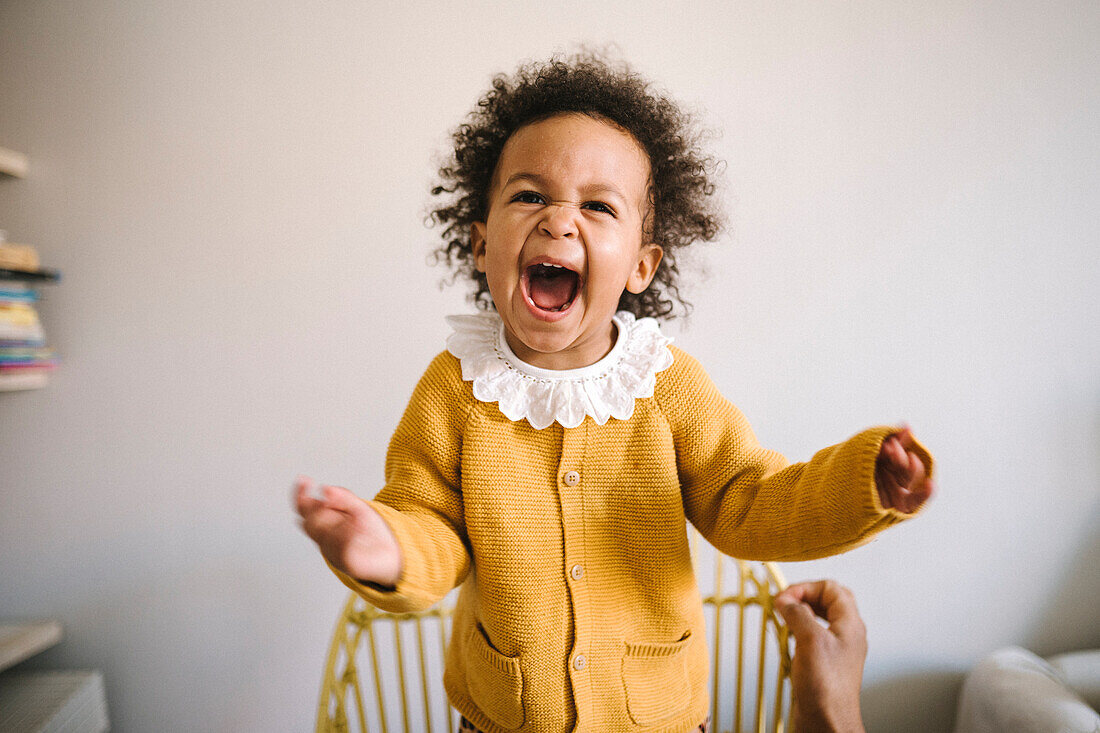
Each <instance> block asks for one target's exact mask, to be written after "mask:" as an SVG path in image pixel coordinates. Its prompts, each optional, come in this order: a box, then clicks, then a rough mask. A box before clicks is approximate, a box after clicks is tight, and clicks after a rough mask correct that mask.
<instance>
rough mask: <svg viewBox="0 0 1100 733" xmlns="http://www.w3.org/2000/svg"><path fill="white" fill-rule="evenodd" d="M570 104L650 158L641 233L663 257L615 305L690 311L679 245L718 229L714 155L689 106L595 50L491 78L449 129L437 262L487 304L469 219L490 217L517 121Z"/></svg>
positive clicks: (642, 312)
mask: <svg viewBox="0 0 1100 733" xmlns="http://www.w3.org/2000/svg"><path fill="white" fill-rule="evenodd" d="M568 113H580V114H585V115H589V116H591V117H594V118H596V119H600V120H605V121H608V122H610V123H612V124H614V125H615V126H617V127H619V128H621V129H623V130H625V131H626V132H628V133H630V134H631V135H632V136H633V137H634V139H635V140H636V141H637V142H638V143H639V145H640V146H641V148H642V149H643V150H644V151H645V152H646V154H647V156H648V158H649V165H650V176H649V190H648V198H649V206H650V210H649V212H647V215H646V224H645V228H646V235H647V238H648V239H649V241H652V242H654V243H656V244H657V245H659V246H660V247H661V248H662V249H663V250H664V257H663V258H662V260H661V263H660V265H659V267H658V269H657V272H656V274H655V275H654V278H653V281H652V282H651V283H650V285H649V287H648V288H647V289H646V290H645V291H643V292H641V293H637V294H635V293H631V292H629V291H624V292H623V294H622V297H621V298H620V301H619V308H620V309H621V310H627V311H630V312H632V313H633V314H634V315H635V316H636V317H639V318H641V317H644V316H652V317H655V318H659V319H667V318H671V317H673V315H674V314H673V310H674V308H675V304H679V305H680V307H681V308H682V309H684V310H685V312H686V311H687V310H689V309H690V305H689V304H688V303H687V302H686V301H685V300H684V299H683V298H682V297H681V295H680V288H679V284H678V277H679V274H680V271H679V266H678V263H677V253H678V251H679V250H680V249H682V248H683V247H686V246H687V245H689V244H691V243H693V242H696V241H699V240H705V241H710V240H713V239H715V238H716V237H717V236H718V233H719V231H720V230H721V216H720V214H719V211H718V207H717V205H716V202H715V197H714V193H715V186H714V183H713V182H712V181H711V180H710V178H709V175H710V173H711V172H713V171H714V170H715V168H716V167H717V164H716V162H715V160H714V159H713V158H711V157H710V156H708V155H705V154H704V153H703V152H702V151H701V150H700V146H699V142H698V141H699V137H700V135H699V134H698V133H697V132H696V131H695V126H694V122H693V120H692V118H691V117H690V116H689V115H688V114H687V113H686V112H684V111H683V110H681V109H680V108H679V107H678V106H677V105H676V104H674V103H673V102H672V101H671V100H670V99H668V98H667V97H665V96H663V95H661V94H659V93H656V92H654V91H653V90H652V89H651V85H650V84H649V83H648V82H647V81H645V80H644V79H642V78H641V77H640V76H639V75H638V74H636V73H635V72H633V71H632V70H631V69H630V68H629V67H627V66H626V65H620V66H613V65H612V64H611V63H609V62H608V61H606V60H604V59H603V58H601V57H600V56H598V55H595V54H593V53H585V54H580V55H576V56H572V57H563V56H560V55H555V56H554V57H552V58H551V59H550V60H549V61H546V62H531V63H528V64H525V65H523V66H521V67H520V68H519V69H518V70H517V71H516V73H515V74H514V75H512V76H511V77H509V76H506V75H503V74H501V75H498V76H496V77H494V78H493V81H492V88H491V89H490V90H489V91H487V92H486V93H485V95H484V96H482V97H481V99H480V100H478V103H477V107H476V108H475V109H474V110H473V111H472V112H471V113H470V115H469V117H468V118H467V122H465V123H464V124H462V125H460V126H459V127H458V129H457V130H455V132H454V133H453V136H452V139H453V142H454V150H453V153H452V156H451V158H450V160H448V161H447V162H446V164H445V165H444V166H443V167H441V168H440V169H439V176H440V179H441V180H440V182H439V183H438V184H437V185H436V186H434V187H433V188H432V194H433V195H435V196H440V195H443V196H448V200H447V201H446V202H445V203H442V204H441V205H439V206H436V207H435V208H433V209H432V210H431V211H430V214H429V216H430V218H431V220H432V221H433V222H434V223H435V224H436V225H443V226H444V227H445V228H444V229H443V232H442V236H443V239H444V240H445V241H444V243H443V244H442V245H440V246H439V247H438V248H437V249H436V250H435V253H434V259H435V262H436V263H440V262H446V263H447V264H448V265H449V266H450V267H451V268H452V270H453V273H454V277H455V278H457V277H459V276H467V277H469V278H470V279H472V280H473V281H474V284H475V285H476V292H474V293H473V294H472V296H471V299H472V300H473V301H474V303H475V304H476V305H477V306H478V307H479V308H482V309H489V308H491V307H493V303H492V297H491V296H490V294H489V285H488V281H487V279H486V277H485V274H484V273H482V272H478V271H477V269H476V268H475V267H474V256H473V248H472V245H471V241H470V236H471V235H470V229H471V224H473V223H474V222H478V221H485V220H486V218H487V217H488V213H489V211H488V208H489V193H490V188H491V187H492V181H493V175H494V173H495V171H496V166H497V162H498V160H499V159H500V155H501V152H502V151H503V149H504V144H505V143H506V142H507V141H508V139H509V138H510V137H511V136H512V135H513V134H514V133H515V132H516V130H518V129H520V128H521V127H524V126H526V125H529V124H532V123H534V122H538V121H541V120H544V119H546V118H548V117H552V116H554V115H558V114H568ZM452 281H453V278H452Z"/></svg>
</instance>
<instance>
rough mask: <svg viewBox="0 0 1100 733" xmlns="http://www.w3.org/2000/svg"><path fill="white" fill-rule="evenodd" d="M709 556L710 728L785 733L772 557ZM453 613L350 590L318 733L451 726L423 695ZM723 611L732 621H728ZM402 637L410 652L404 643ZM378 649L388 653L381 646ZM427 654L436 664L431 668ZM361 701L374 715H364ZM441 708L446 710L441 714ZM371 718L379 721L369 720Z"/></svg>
mask: <svg viewBox="0 0 1100 733" xmlns="http://www.w3.org/2000/svg"><path fill="white" fill-rule="evenodd" d="M692 534H693V536H692V538H691V539H692V542H691V546H692V556H693V557H695V558H696V559H698V556H697V548H696V546H697V544H698V542H697V539H696V536H694V532H693V533H692ZM713 563H714V567H713V581H714V584H713V592H712V593H709V594H707V595H705V596H704V598H703V606H704V611H705V612H706V613H707V615H708V617H709V618H710V619H711V620H708V634H709V636H710V639H709V640H708V643H709V644H711V645H712V646H711V652H712V654H713V657H712V664H711V679H710V684H711V690H710V695H711V716H710V719H711V721H712V722H711V730H712V731H714V732H715V733H730V732H731V731H736V732H737V733H745V732H748V731H754V732H755V733H766V732H769V731H770V733H784V730H785V729H786V730H787V731H788V733H789V731H790V729H789V727H788V728H785V726H786V725H787V719H788V717H789V711H790V684H789V680H790V670H791V655H790V639H789V634H788V631H787V628H786V626H785V625H784V624H783V622H782V620H781V619H780V618H779V617H778V615H777V614H776V612H775V607H774V598H775V596H776V595H777V594H778V593H779V591H781V590H783V589H784V588H786V587H787V584H786V581H785V580H784V578H783V575H782V573H780V571H779V568H778V567H777V566H776V565H775V564H774V563H770V562H747V561H744V560H734V559H731V558H724V557H722V556H720V555H717V553H715V556H714V560H713ZM697 567H698V565H697ZM727 588H728V590H727ZM452 610H453V608H452V607H450V606H446V605H443V604H439V605H436V606H433V607H432V608H430V609H428V610H427V611H423V612H420V613H387V612H384V611H379V610H378V609H376V608H374V607H373V606H370V605H369V604H367V603H366V602H365V601H363V599H362V598H360V597H359V596H358V595H356V594H354V593H352V594H350V596H349V598H348V599H347V602H346V603H345V604H344V608H343V611H342V612H341V613H340V617H339V620H338V621H337V624H336V630H335V632H334V634H333V637H332V642H331V643H330V645H329V651H328V659H327V661H326V663H325V671H324V677H323V680H322V684H321V698H320V702H319V704H318V707H317V728H316V730H317V733H348V732H350V731H355V732H356V733H368V731H374V730H378V731H380V733H391V731H392V732H394V733H397V732H398V731H404V733H413V731H412V730H411V729H410V725H411V721H413V720H417V721H419V723H418V725H419V726H421V727H420V728H418V729H417V730H418V731H419V730H423V731H426V733H447V732H449V731H455V730H456V729H457V713H456V712H455V711H454V709H453V708H451V707H450V706H449V705H447V706H444V705H443V704H441V703H440V702H439V701H433V695H431V694H430V690H431V687H432V684H431V683H432V682H435V683H436V684H435V686H436V688H437V689H438V691H439V694H440V695H442V684H441V683H440V682H439V681H438V680H434V679H431V678H434V677H436V676H438V675H436V674H434V672H437V671H438V670H439V669H442V659H443V658H444V652H445V650H446V647H447V642H448V634H449V627H450V618H451V613H452ZM750 612H751V613H750ZM731 615H732V617H733V618H732V620H730V619H729V618H728V617H729V616H731ZM724 621H725V622H726V623H734V624H735V629H734V630H733V633H734V635H735V638H736V645H737V651H736V657H735V660H734V666H733V669H732V677H733V679H726V678H727V677H728V676H730V675H724V674H723V670H727V671H728V668H729V665H728V664H726V663H723V659H724V655H726V654H727V653H728V652H727V651H726V649H727V648H728V647H727V646H726V644H725V643H724V641H723V640H724V638H725V637H724V634H728V633H729V629H726V628H725V624H724ZM432 626H435V627H437V628H435V629H434V630H433V629H431V628H430V627H432ZM387 627H389V628H387ZM410 637H411V638H412V639H413V641H412V642H411V645H412V646H413V647H414V648H413V649H409V648H408V647H409V646H410ZM384 648H385V649H388V651H389V654H390V656H387V654H386V653H383V649H384ZM433 659H434V660H435V666H436V667H437V669H436V670H432V671H430V668H431V667H432V665H431V663H430V660H433ZM364 665H366V667H365V668H364ZM393 667H396V670H394V669H393ZM409 667H412V668H413V671H412V672H411V673H410V670H409ZM395 671H396V675H394V672H395ZM393 677H396V680H395V683H396V686H397V689H398V691H399V694H393V693H392V691H391V692H390V694H387V692H386V691H384V690H383V683H382V680H383V678H387V679H392V678H393ZM750 683H751V684H750ZM364 684H366V685H367V691H365V690H364ZM731 688H732V689H731ZM747 688H749V689H747ZM730 696H732V697H733V704H732V706H731V705H729V699H730ZM394 698H397V699H398V700H399V703H397V702H395V700H394ZM720 702H722V703H723V705H722V706H721V708H720ZM368 708H370V709H372V710H373V713H374V714H373V715H368ZM726 709H728V710H729V713H730V714H729V715H727V716H726V720H722V721H720V720H719V713H720V712H722V711H724V710H726ZM441 710H445V711H446V712H445V713H443V714H441V713H440V711H441ZM420 716H423V717H420ZM746 717H748V718H750V720H745V718H746ZM441 718H445V720H444V719H441ZM369 720H373V721H374V722H376V723H377V726H376V727H372V726H370V725H369V724H368V723H369Z"/></svg>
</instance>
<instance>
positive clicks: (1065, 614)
mask: <svg viewBox="0 0 1100 733" xmlns="http://www.w3.org/2000/svg"><path fill="white" fill-rule="evenodd" d="M1088 526H1089V527H1091V530H1090V532H1091V536H1089V537H1086V538H1085V541H1084V542H1082V544H1081V550H1080V551H1079V552H1077V553H1075V554H1074V556H1073V558H1074V559H1073V562H1072V563H1071V564H1070V566H1069V567H1068V568H1067V569H1066V571H1065V574H1064V575H1063V576H1062V578H1061V582H1059V583H1058V585H1057V588H1058V590H1057V591H1056V592H1055V594H1054V596H1053V597H1052V598H1051V600H1050V602H1049V603H1048V604H1047V607H1046V609H1045V610H1044V611H1043V614H1042V616H1040V618H1039V622H1038V623H1036V624H1035V626H1034V628H1033V629H1032V631H1031V633H1030V634H1029V635H1028V638H1027V639H1026V640H1025V643H1024V646H1026V647H1027V648H1028V649H1030V650H1032V651H1033V652H1035V653H1036V654H1038V655H1039V656H1041V657H1046V656H1050V655H1052V654H1060V653H1062V652H1071V651H1079V650H1081V649H1098V648H1100V614H1097V612H1096V605H1097V602H1098V600H1100V572H1097V570H1096V568H1097V567H1100V508H1098V509H1097V510H1096V511H1095V512H1093V517H1092V520H1091V522H1090V523H1089V525H1088Z"/></svg>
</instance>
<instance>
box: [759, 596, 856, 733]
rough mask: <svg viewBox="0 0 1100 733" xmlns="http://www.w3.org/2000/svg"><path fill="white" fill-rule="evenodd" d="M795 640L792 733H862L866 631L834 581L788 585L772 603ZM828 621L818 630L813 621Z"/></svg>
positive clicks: (852, 599) (850, 601)
mask: <svg viewBox="0 0 1100 733" xmlns="http://www.w3.org/2000/svg"><path fill="white" fill-rule="evenodd" d="M775 604H776V609H777V610H778V611H779V614H780V615H781V616H782V617H783V620H784V621H786V622H787V628H788V629H790V632H791V634H793V635H794V643H795V647H794V658H793V659H792V660H791V690H792V711H791V713H792V716H791V717H792V719H793V725H792V729H793V730H794V731H795V733H863V719H862V717H861V715H860V711H859V689H860V685H861V684H862V682H863V661H864V659H866V657H867V629H866V627H865V626H864V625H863V619H861V618H860V616H859V611H858V610H857V609H856V599H855V596H853V595H852V592H851V591H850V590H848V589H847V588H845V587H844V586H842V585H840V584H839V583H837V582H836V581H833V580H818V581H815V582H812V583H798V584H795V585H792V586H790V587H789V588H787V589H786V590H785V591H783V592H782V593H780V594H779V595H778V596H776V598H775ZM818 617H820V618H822V619H824V620H825V621H827V622H828V626H823V625H821V624H820V623H819V622H818V621H817V618H818Z"/></svg>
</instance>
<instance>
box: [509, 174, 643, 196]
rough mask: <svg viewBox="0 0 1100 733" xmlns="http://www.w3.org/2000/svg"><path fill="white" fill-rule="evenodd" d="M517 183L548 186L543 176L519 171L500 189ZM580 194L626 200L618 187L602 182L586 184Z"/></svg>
mask: <svg viewBox="0 0 1100 733" xmlns="http://www.w3.org/2000/svg"><path fill="white" fill-rule="evenodd" d="M517 181H530V182H531V183H534V184H535V185H536V186H541V187H543V188H546V187H547V186H548V185H549V182H548V180H547V179H546V178H545V177H544V176H541V175H539V174H538V173H525V172H522V171H521V172H519V173H513V174H512V175H510V176H508V180H507V181H505V182H504V185H503V186H501V189H505V188H507V187H508V186H510V185H512V184H513V183H515V182H517ZM581 193H582V194H584V195H585V196H593V195H596V194H605V193H610V194H613V195H615V196H618V197H619V198H621V199H623V200H624V201H625V200H626V196H624V195H623V193H622V191H620V190H619V189H618V187H616V186H614V185H613V184H611V183H607V182H604V181H593V182H592V183H589V184H586V185H585V186H584V187H583V188H582V189H581Z"/></svg>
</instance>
